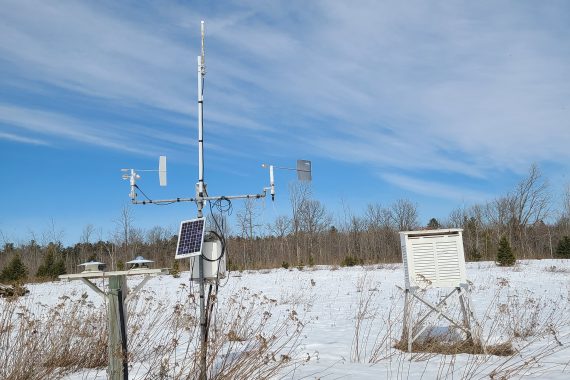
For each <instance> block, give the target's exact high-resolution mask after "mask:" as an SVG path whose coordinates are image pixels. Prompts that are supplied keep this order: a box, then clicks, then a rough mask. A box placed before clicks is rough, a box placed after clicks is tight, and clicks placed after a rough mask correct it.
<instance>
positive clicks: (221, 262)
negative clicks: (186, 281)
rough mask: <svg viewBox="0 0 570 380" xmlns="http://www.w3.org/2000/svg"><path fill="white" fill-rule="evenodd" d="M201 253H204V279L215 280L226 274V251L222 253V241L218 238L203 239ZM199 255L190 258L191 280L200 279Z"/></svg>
mask: <svg viewBox="0 0 570 380" xmlns="http://www.w3.org/2000/svg"><path fill="white" fill-rule="evenodd" d="M202 255H204V257H205V259H204V260H203V262H204V279H206V280H215V279H216V278H218V277H220V278H223V277H224V276H225V274H226V256H227V255H226V253H225V252H224V254H223V255H222V242H221V241H220V240H218V239H213V240H212V241H204V243H203V245H202ZM199 258H200V257H199V256H193V257H191V258H190V266H191V268H192V281H198V280H199V279H200V272H199V270H200V268H199Z"/></svg>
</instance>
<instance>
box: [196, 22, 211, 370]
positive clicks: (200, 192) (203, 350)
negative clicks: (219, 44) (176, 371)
mask: <svg viewBox="0 0 570 380" xmlns="http://www.w3.org/2000/svg"><path fill="white" fill-rule="evenodd" d="M200 27H201V34H202V51H201V55H199V56H198V185H197V187H196V204H197V206H198V218H203V217H204V214H203V212H202V210H203V208H204V196H205V194H204V192H205V186H204V88H203V81H204V76H205V74H206V69H205V67H204V21H202V22H201V25H200ZM198 275H199V288H200V380H206V379H207V372H206V370H207V362H206V359H207V356H208V341H207V336H208V335H207V328H208V326H207V325H206V305H205V300H204V297H205V283H204V259H203V258H202V255H200V256H199V257H198Z"/></svg>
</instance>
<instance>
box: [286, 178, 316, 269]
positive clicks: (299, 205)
mask: <svg viewBox="0 0 570 380" xmlns="http://www.w3.org/2000/svg"><path fill="white" fill-rule="evenodd" d="M310 198H311V185H310V184H309V183H307V182H294V183H291V184H290V185H289V201H290V203H291V214H292V217H291V227H292V230H293V238H294V239H295V254H296V256H297V263H300V262H301V246H300V241H299V240H300V236H299V233H300V232H301V223H302V213H303V211H302V210H303V208H304V207H305V203H306V202H307V201H309V199H310Z"/></svg>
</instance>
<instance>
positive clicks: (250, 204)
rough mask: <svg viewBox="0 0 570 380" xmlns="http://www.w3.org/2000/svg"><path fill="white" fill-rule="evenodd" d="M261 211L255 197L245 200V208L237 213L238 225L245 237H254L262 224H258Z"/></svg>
mask: <svg viewBox="0 0 570 380" xmlns="http://www.w3.org/2000/svg"><path fill="white" fill-rule="evenodd" d="M258 217H259V211H258V209H257V203H256V202H255V200H254V199H246V200H245V201H244V202H243V209H242V210H241V211H239V212H238V213H237V215H236V218H237V222H238V225H239V227H240V231H241V234H242V237H243V238H246V239H253V238H254V237H255V236H256V231H257V229H258V228H259V227H261V225H260V224H257V218H258Z"/></svg>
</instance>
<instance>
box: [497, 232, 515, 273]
mask: <svg viewBox="0 0 570 380" xmlns="http://www.w3.org/2000/svg"><path fill="white" fill-rule="evenodd" d="M516 262H517V258H516V257H515V255H514V254H513V250H512V249H511V245H510V244H509V241H508V240H507V238H506V237H504V236H503V237H502V238H501V240H500V241H499V250H498V251H497V265H499V266H502V267H512V266H513V265H515V264H516Z"/></svg>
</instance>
